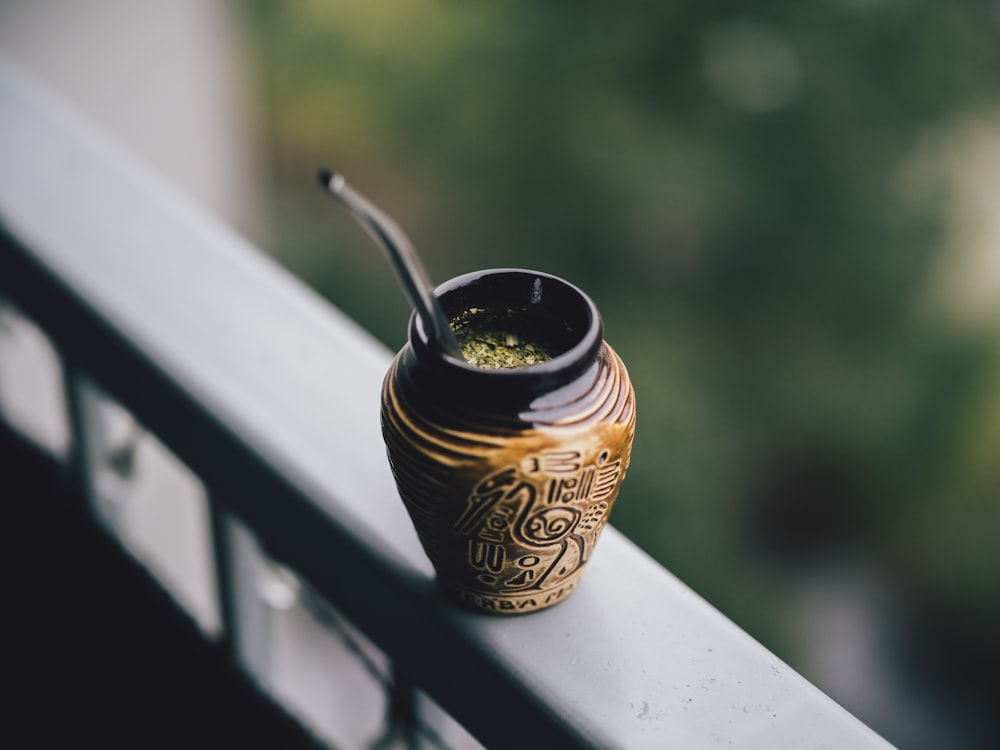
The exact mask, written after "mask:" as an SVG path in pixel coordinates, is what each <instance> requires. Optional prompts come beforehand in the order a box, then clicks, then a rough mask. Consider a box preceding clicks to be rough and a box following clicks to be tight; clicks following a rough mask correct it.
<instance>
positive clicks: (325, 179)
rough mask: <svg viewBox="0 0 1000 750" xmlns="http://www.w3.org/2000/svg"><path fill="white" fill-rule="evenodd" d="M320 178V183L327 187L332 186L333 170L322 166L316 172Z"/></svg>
mask: <svg viewBox="0 0 1000 750" xmlns="http://www.w3.org/2000/svg"><path fill="white" fill-rule="evenodd" d="M316 177H317V178H318V179H319V184H320V185H322V186H323V187H325V188H328V187H330V180H332V179H333V171H332V170H330V169H327V168H326V167H322V168H320V170H319V172H318V173H317V174H316Z"/></svg>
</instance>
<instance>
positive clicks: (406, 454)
mask: <svg viewBox="0 0 1000 750" xmlns="http://www.w3.org/2000/svg"><path fill="white" fill-rule="evenodd" d="M407 354H408V352H407V350H406V349H405V348H404V350H403V351H402V352H400V354H399V355H398V356H397V357H396V359H395V361H394V362H393V364H392V367H391V368H390V370H389V373H388V374H387V376H386V379H385V383H384V387H383V393H382V427H383V435H384V437H385V442H386V446H387V452H388V456H389V462H390V465H391V467H392V471H393V474H394V476H395V478H396V482H397V485H398V488H399V492H400V495H401V497H402V499H403V501H404V504H405V505H406V508H407V510H408V511H409V514H410V516H411V518H412V520H413V523H414V525H415V527H416V529H417V533H418V535H419V537H420V540H421V542H422V544H423V546H424V549H425V551H426V552H427V554H428V556H429V557H430V559H431V562H432V563H433V564H434V567H435V570H436V571H437V574H438V577H439V579H440V581H441V583H442V584H443V585H444V587H445V589H446V590H447V591H449V592H450V593H451V594H452V595H453V596H455V597H457V598H458V599H459V600H461V601H462V602H463V603H465V604H466V605H468V606H470V607H472V608H474V609H477V610H480V611H485V612H490V613H493V614H518V613H526V612H531V611H535V610H539V609H544V608H545V607H549V606H551V605H553V604H556V603H558V602H559V601H562V600H563V599H564V598H565V597H566V596H567V595H568V594H569V593H570V592H571V591H572V590H573V589H574V587H575V586H576V585H577V583H578V581H579V578H580V576H581V574H582V573H583V570H584V567H585V566H586V563H587V561H588V560H589V559H590V556H591V554H592V553H593V550H594V546H595V545H596V543H597V539H598V536H599V535H600V532H601V530H602V529H603V528H604V525H605V524H606V523H607V518H608V514H609V513H610V512H611V508H612V506H613V504H614V502H615V499H616V497H617V495H618V489H619V486H620V485H621V482H622V480H623V479H624V477H625V471H626V469H627V468H628V463H629V456H630V452H631V445H632V438H633V435H634V432H635V395H634V392H633V390H632V386H631V383H630V382H629V379H628V374H627V371H626V369H625V366H624V364H623V363H622V361H621V360H620V359H619V357H618V355H617V354H616V353H615V352H614V351H613V350H612V349H611V347H610V346H608V344H607V343H604V342H602V344H601V347H600V350H599V351H598V354H597V357H596V359H595V361H594V362H593V364H592V365H591V366H590V367H589V368H587V369H586V370H585V371H584V372H583V374H582V375H580V376H578V377H577V378H576V380H575V381H574V382H573V383H572V384H571V385H570V386H568V387H565V388H561V389H556V390H555V391H554V392H553V393H551V394H548V395H546V396H543V397H541V398H537V399H535V400H534V401H533V402H532V403H531V404H530V405H528V406H527V407H525V408H524V409H523V410H522V411H520V412H519V413H518V414H516V415H505V414H503V413H499V412H498V413H492V412H490V411H489V409H488V408H485V407H484V408H483V409H466V410H462V409H453V408H451V407H450V405H449V404H448V403H442V402H441V400H440V399H435V398H433V397H430V398H429V397H426V395H425V394H423V393H421V392H420V391H419V389H417V388H416V387H414V386H413V384H412V383H411V382H410V379H409V378H408V376H407V363H406V361H405V360H406V359H407V357H406V355H407ZM485 401H486V406H488V398H487V399H485Z"/></svg>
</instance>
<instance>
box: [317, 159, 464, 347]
mask: <svg viewBox="0 0 1000 750" xmlns="http://www.w3.org/2000/svg"><path fill="white" fill-rule="evenodd" d="M319 182H320V184H321V185H322V186H323V187H325V188H326V189H327V190H328V191H329V192H330V194H331V195H332V196H333V197H334V198H336V199H337V200H339V201H340V202H341V203H343V204H344V205H345V206H347V208H349V209H350V210H351V213H353V214H354V217H355V218H356V219H357V220H358V221H359V222H360V223H361V226H363V227H364V228H365V231H366V232H368V234H369V235H370V236H371V238H372V239H373V240H375V243H376V244H377V245H378V246H379V247H381V248H382V249H383V250H384V251H385V254H386V256H387V257H388V258H389V264H390V265H391V266H392V268H393V270H394V271H395V272H396V278H397V279H399V283H400V284H401V285H402V287H403V291H404V292H405V293H406V297H407V299H408V300H409V301H410V304H412V305H413V307H414V308H415V309H416V311H417V315H419V316H420V319H421V320H422V321H423V324H424V329H425V330H426V331H427V337H428V339H429V343H430V344H431V345H432V346H435V347H437V348H438V349H440V350H441V351H442V352H444V353H445V354H447V355H449V356H451V357H454V358H456V359H458V360H459V361H460V362H464V361H465V356H464V355H463V354H462V349H461V347H460V346H459V345H458V340H457V339H456V338H455V334H454V332H453V331H452V330H451V323H450V322H449V320H448V316H447V315H445V312H444V310H443V309H442V307H441V303H440V302H438V299H437V297H435V296H434V294H433V292H432V291H431V284H430V281H429V279H428V278H427V272H426V271H425V270H424V266H423V263H421V262H420V257H419V256H418V255H417V251H416V250H415V249H414V247H413V244H412V243H411V242H410V240H409V238H408V237H407V236H406V235H405V234H404V233H403V230H402V229H400V228H399V226H397V224H396V222H395V221H393V220H392V219H391V218H390V217H389V216H388V215H386V214H385V213H383V212H382V211H381V210H380V209H379V208H377V207H376V206H375V205H374V204H372V203H371V202H370V201H369V200H368V199H367V198H365V197H364V196H362V195H361V194H360V193H358V192H357V191H356V190H355V189H354V188H352V187H351V186H350V185H348V184H347V180H345V179H344V177H343V176H342V175H340V174H337V173H335V172H332V171H330V170H329V169H321V170H320V171H319Z"/></svg>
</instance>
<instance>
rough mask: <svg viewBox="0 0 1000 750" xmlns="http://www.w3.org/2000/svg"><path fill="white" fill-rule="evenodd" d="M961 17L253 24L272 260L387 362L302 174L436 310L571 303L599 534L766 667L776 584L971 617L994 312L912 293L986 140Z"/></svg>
mask: <svg viewBox="0 0 1000 750" xmlns="http://www.w3.org/2000/svg"><path fill="white" fill-rule="evenodd" d="M991 7H992V6H990V5H989V4H986V3H973V2H960V3H951V4H934V3H898V2H877V1H875V0H868V1H865V0H852V1H850V2H849V1H848V0H841V1H840V2H834V1H833V0H829V1H827V2H823V3H810V4H805V3H800V2H792V1H791V0H786V1H776V2H769V3H763V4H757V5H755V6H748V5H747V4H745V3H737V2H733V1H732V0H725V1H724V2H717V3H695V2H665V3H657V4H652V3H650V4H637V3H626V4H605V3H594V2H573V3H569V2H550V3H538V2H524V1H520V2H518V1H515V2H507V3H495V4H470V3H458V2H453V1H451V2H449V1H447V0H405V1H404V0H383V1H382V2H378V3H371V2H364V1H362V0H349V1H344V2H337V3H328V2H320V1H319V0H294V1H290V2H283V3H270V2H264V1H263V0H259V1H258V2H256V3H254V4H253V5H252V8H253V10H252V13H251V15H250V20H251V21H252V29H253V42H254V44H253V46H252V48H251V49H252V54H253V55H254V62H255V65H256V68H257V72H258V74H259V79H260V81H261V82H262V84H261V90H260V92H259V102H260V106H261V113H262V121H263V122H264V123H265V137H266V145H267V147H268V158H269V162H268V163H269V167H270V169H271V170H272V175H271V178H272V179H271V184H272V186H273V204H272V205H273V214H274V215H273V217H272V218H273V226H274V232H273V239H272V242H271V245H272V247H273V249H274V252H275V254H276V255H277V256H278V257H279V258H280V259H281V260H282V261H283V262H284V263H286V264H287V265H288V266H289V267H290V268H292V269H293V270H294V271H295V272H297V273H299V274H300V275H302V276H303V277H304V278H306V279H307V280H308V281H309V282H310V283H311V284H312V285H313V286H315V287H316V288H317V289H318V290H319V291H320V292H321V293H322V294H324V295H326V296H327V297H328V298H329V299H331V300H332V301H333V302H334V304H336V305H337V306H338V307H340V308H341V309H343V310H345V311H346V312H348V313H349V314H350V315H351V316H353V317H354V318H356V319H357V320H358V321H359V322H361V323H362V324H363V325H364V326H365V327H366V328H368V329H369V330H371V331H373V332H374V333H375V334H376V335H377V336H378V337H380V338H381V339H382V340H383V341H385V342H386V343H387V344H388V345H389V346H390V347H392V348H394V349H395V348H398V347H399V346H400V345H401V343H402V340H403V336H404V330H405V321H406V318H407V315H408V311H407V308H406V305H405V304H404V303H403V301H402V297H401V295H400V293H399V292H398V290H397V288H396V286H395V282H394V280H393V278H392V276H391V273H390V271H389V269H388V268H387V267H386V265H385V262H384V260H383V259H382V257H381V256H380V255H379V253H378V252H377V251H376V250H375V248H374V247H372V246H371V245H370V243H369V241H368V239H367V238H366V237H364V236H363V235H362V233H361V232H360V230H358V229H357V228H356V227H355V226H354V225H353V223H352V221H351V219H350V218H349V217H348V216H346V214H345V213H344V212H342V211H340V210H339V209H338V207H337V206H336V205H335V204H332V203H331V202H330V201H328V200H327V199H326V197H325V196H323V195H322V194H321V193H320V191H319V190H318V188H317V187H316V186H315V183H314V179H313V175H314V173H315V171H316V168H317V167H319V166H321V165H324V164H327V163H329V165H330V166H332V167H334V168H336V169H338V170H341V171H343V172H344V173H345V174H346V175H347V177H348V179H350V180H351V181H352V182H353V183H354V184H355V185H356V186H357V187H358V188H359V189H360V190H362V191H363V192H364V193H366V194H367V195H368V196H369V197H371V198H372V199H373V200H375V201H376V202H377V203H379V204H380V205H381V206H382V207H383V208H385V209H386V210H387V211H388V212H389V213H390V214H392V215H393V216H394V217H395V218H396V219H397V221H398V222H399V223H400V224H401V226H403V227H404V228H405V229H406V230H407V232H408V233H409V234H410V236H411V237H412V238H413V239H414V241H415V244H416V245H417V246H418V248H419V249H420V251H421V253H422V254H423V255H424V257H425V260H426V262H427V264H428V266H429V268H430V271H431V273H432V275H433V276H434V278H435V279H437V280H439V281H442V280H444V279H445V278H448V277H451V276H454V275H457V274H459V273H464V272H466V271H469V270H474V269H477V268H486V267H498V266H524V267H529V268H538V269H540V270H544V271H548V272H551V273H556V274H558V275H561V276H563V277H565V278H567V279H569V280H571V281H573V282H575V283H577V284H578V285H580V286H582V287H583V288H585V289H586V290H587V291H588V292H589V293H590V294H591V296H592V297H594V299H595V300H596V302H597V303H598V306H599V307H600V308H601V310H602V313H603V315H604V319H605V329H606V336H607V338H608V340H609V341H610V342H611V343H612V345H614V346H615V348H616V349H617V350H618V351H619V353H620V354H621V355H622V357H623V359H624V360H625V362H626V363H627V364H628V366H629V369H630V372H631V374H632V377H633V380H634V383H635V387H636V391H637V395H638V406H639V425H638V434H637V438H636V444H635V453H634V456H633V464H632V468H631V469H630V471H629V477H628V481H627V482H626V484H625V486H624V490H623V493H622V497H621V499H620V502H619V505H618V507H617V508H616V510H615V514H614V517H613V520H614V522H615V524H616V525H617V526H618V527H619V528H621V529H622V530H624V531H625V532H626V533H627V534H628V535H629V536H630V537H632V538H633V539H634V540H635V541H636V542H637V543H639V544H640V545H641V546H642V547H644V548H645V549H646V550H648V551H649V552H650V553H651V554H652V555H654V556H655V557H656V558H657V559H659V560H660V561H662V562H663V563H664V564H665V565H666V566H667V567H668V568H669V569H671V570H672V571H674V572H675V573H677V574H678V575H679V576H680V577H681V578H683V579H684V580H685V581H687V582H689V583H690V584H692V585H693V586H694V587H695V588H696V589H697V590H699V592H701V593H703V594H704V595H706V596H707V597H708V598H709V599H710V600H712V601H713V602H714V603H716V604H717V605H718V606H720V607H721V608H722V609H723V611H725V612H727V613H728V614H730V615H731V616H733V617H734V618H735V619H736V620H737V621H739V622H740V623H741V624H743V625H744V626H745V627H748V628H749V629H750V630H751V632H754V633H755V634H757V635H758V636H759V637H761V638H762V639H763V640H765V642H767V643H768V644H769V645H772V646H773V647H774V646H776V644H777V643H778V642H780V638H781V629H782V626H781V623H780V621H779V618H777V617H774V616H773V613H772V611H771V610H770V608H769V607H768V606H767V605H768V603H769V602H772V601H778V600H779V599H780V584H781V581H782V580H783V579H782V578H781V576H780V575H779V576H778V577H777V578H772V577H769V576H767V575H764V574H763V573H761V572H760V570H761V567H760V565H758V564H757V563H755V562H754V561H757V560H759V559H760V558H761V557H768V556H770V557H775V556H778V557H782V556H784V555H785V553H788V554H792V555H793V559H794V560H796V561H799V562H800V561H801V560H803V559H807V558H810V557H814V556H816V555H821V554H832V555H839V554H847V553H848V552H850V553H851V554H856V555H860V556H861V557H862V558H864V559H866V560H874V561H875V562H876V564H878V565H880V566H883V567H884V568H885V569H887V570H889V571H891V572H892V574H893V575H896V576H898V577H900V579H901V580H902V585H904V586H914V587H917V588H921V589H927V590H928V591H931V592H933V591H941V592H945V591H948V592H950V593H949V596H950V597H952V598H953V600H956V601H958V602H959V603H960V606H961V607H964V608H967V610H968V611H969V612H970V613H972V614H974V615H975V616H978V617H988V618H991V619H993V620H1000V602H998V600H997V597H996V580H997V576H998V574H1000V552H998V545H996V543H995V536H996V529H997V528H1000V505H998V493H1000V461H997V460H996V458H995V457H996V456H997V455H1000V348H998V342H1000V336H998V333H1000V329H998V327H997V324H998V321H1000V317H998V315H997V310H998V309H1000V308H997V307H993V308H989V309H987V310H985V312H980V314H978V316H975V317H974V318H973V319H971V321H970V319H969V318H968V317H967V316H963V315H960V314H959V313H958V312H956V309H957V308H956V307H955V305H954V304H952V302H953V297H955V296H956V295H954V294H953V295H952V297H948V295H947V294H944V292H943V291H942V290H943V288H944V286H945V284H944V282H943V281H942V279H943V278H946V277H947V269H948V268H949V267H950V266H951V265H953V264H954V263H955V262H957V261H956V257H957V256H956V253H957V252H958V251H957V250H955V249H954V247H953V245H954V243H953V242H952V241H951V238H952V237H953V232H952V229H953V227H952V223H951V222H952V219H953V217H952V214H951V213H949V211H950V207H951V205H952V204H951V199H950V197H949V196H951V195H952V192H953V184H952V183H953V182H954V180H953V179H951V178H950V177H948V175H949V174H951V173H950V172H949V171H948V169H947V168H946V166H942V164H944V163H945V162H947V159H946V157H947V155H948V154H950V153H951V151H949V148H951V146H948V144H952V145H954V144H958V146H960V145H961V143H962V142H963V141H962V133H965V132H966V131H967V130H969V128H972V127H973V125H975V124H976V123H983V122H985V123H987V124H989V123H992V126H993V132H996V133H998V137H1000V117H998V115H1000V34H998V29H1000V21H998V14H997V11H996V10H995V8H992V9H991ZM973 129H974V128H973ZM987 131H989V128H987ZM977 132H978V131H977ZM942 144H945V145H942ZM946 146H947V147H946ZM958 146H956V148H957V147H958ZM948 163H950V162H948ZM993 185H994V189H996V190H998V191H1000V175H995V180H994V183H993ZM995 252H1000V247H998V248H995ZM987 270H988V269H985V268H984V271H983V272H984V273H986V271H987ZM997 288H998V289H1000V286H998V287H997ZM957 297H958V298H961V297H962V294H961V291H959V292H958V294H957ZM373 408H374V407H373ZM762 551H763V552H762ZM779 553H780V554H779ZM956 592H958V594H956ZM955 597H957V599H956V598H955ZM788 658H790V659H792V660H794V657H792V656H789V657H788Z"/></svg>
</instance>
